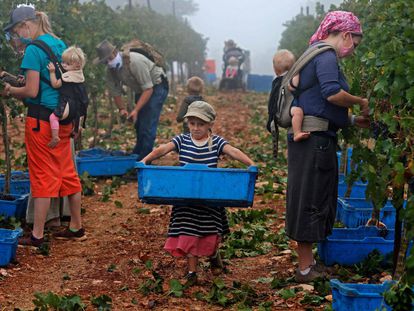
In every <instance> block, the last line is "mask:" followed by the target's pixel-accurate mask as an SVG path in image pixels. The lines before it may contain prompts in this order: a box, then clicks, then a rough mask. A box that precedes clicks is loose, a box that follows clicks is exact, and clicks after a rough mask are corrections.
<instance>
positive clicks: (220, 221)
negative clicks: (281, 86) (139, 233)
mask: <svg viewBox="0 0 414 311" xmlns="http://www.w3.org/2000/svg"><path fill="white" fill-rule="evenodd" d="M184 117H185V118H187V120H188V127H189V128H190V133H189V134H181V135H178V136H176V137H174V138H173V139H172V141H171V142H169V143H166V144H163V145H161V146H159V147H158V148H156V149H154V150H153V151H152V152H151V153H150V154H149V155H147V156H146V157H145V158H144V159H142V162H143V163H145V164H146V163H151V161H153V160H155V159H158V158H160V157H162V156H163V155H165V154H167V153H169V152H171V151H177V152H178V154H179V160H180V165H185V164H187V163H197V164H206V165H208V166H209V167H217V162H218V158H219V156H220V155H221V154H227V155H229V156H230V157H231V158H233V159H235V160H238V161H240V162H242V163H244V164H246V165H249V166H250V165H254V163H253V161H252V160H251V159H250V158H249V157H248V156H247V155H246V154H244V153H243V152H242V151H240V150H239V149H237V148H234V147H232V146H230V145H229V144H228V143H227V141H225V140H224V139H223V138H222V137H220V136H218V135H213V134H212V132H211V128H212V126H213V122H214V120H215V118H216V112H215V111H214V109H213V107H212V106H210V105H209V104H208V103H206V102H204V101H195V102H193V103H192V104H191V105H190V106H189V107H188V111H187V113H186V114H185V116H184ZM224 186H225V185H223V187H224ZM227 233H229V225H228V220H227V215H226V210H225V208H224V207H208V206H200V205H190V204H189V205H186V206H174V207H173V209H172V213H171V219H170V225H169V229H168V238H167V241H166V243H165V245H164V249H165V250H166V251H168V252H169V253H171V254H172V255H173V256H176V257H182V256H185V257H187V262H188V274H187V276H186V279H187V281H186V286H191V285H194V284H195V283H196V282H197V265H198V258H199V257H200V256H208V257H210V267H211V269H212V272H213V274H218V273H220V272H221V271H222V268H223V264H222V261H221V258H220V253H219V252H218V247H219V243H220V241H221V238H222V236H223V235H225V234H227Z"/></svg>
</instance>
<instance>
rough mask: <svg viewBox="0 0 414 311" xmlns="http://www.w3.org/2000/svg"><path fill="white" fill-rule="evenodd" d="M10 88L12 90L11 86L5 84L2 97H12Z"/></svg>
mask: <svg viewBox="0 0 414 311" xmlns="http://www.w3.org/2000/svg"><path fill="white" fill-rule="evenodd" d="M10 88H11V85H10V84H8V83H4V88H3V91H2V92H1V96H3V97H8V96H10Z"/></svg>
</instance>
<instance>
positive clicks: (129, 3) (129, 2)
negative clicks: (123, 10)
mask: <svg viewBox="0 0 414 311" xmlns="http://www.w3.org/2000/svg"><path fill="white" fill-rule="evenodd" d="M128 6H129V9H130V10H131V9H132V0H128Z"/></svg>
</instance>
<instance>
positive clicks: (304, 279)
mask: <svg viewBox="0 0 414 311" xmlns="http://www.w3.org/2000/svg"><path fill="white" fill-rule="evenodd" d="M324 276H325V274H324V273H321V272H318V271H316V269H315V266H311V267H310V270H309V272H308V273H307V274H305V275H303V274H302V273H300V270H299V268H298V269H296V273H295V282H296V283H299V284H302V283H309V282H312V281H314V280H315V279H317V278H321V277H324Z"/></svg>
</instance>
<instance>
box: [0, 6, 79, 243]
mask: <svg viewBox="0 0 414 311" xmlns="http://www.w3.org/2000/svg"><path fill="white" fill-rule="evenodd" d="M4 31H5V32H6V36H7V37H8V38H10V40H12V41H15V42H17V44H12V46H24V47H25V50H24V56H23V59H22V63H21V66H20V68H21V70H22V72H23V73H24V76H25V85H24V86H22V87H12V86H10V85H9V84H6V85H5V87H4V90H3V93H2V95H3V96H13V97H15V98H19V99H23V101H24V103H25V105H26V106H27V107H28V111H27V115H26V123H25V144H26V152H27V160H28V166H29V172H30V188H31V193H32V196H33V198H34V213H35V216H34V224H33V231H32V233H31V235H30V237H28V238H22V239H21V240H20V241H19V243H20V244H22V245H26V246H34V247H40V246H42V244H43V243H44V236H43V234H44V225H45V221H46V215H47V212H48V210H49V207H50V200H51V198H54V197H63V196H68V199H69V205H70V212H71V221H70V225H69V228H67V229H66V230H64V231H62V232H58V233H56V234H55V238H57V239H77V240H83V239H85V238H86V235H85V230H84V229H83V228H82V223H81V185H80V180H79V177H78V175H77V173H76V170H75V165H74V162H73V160H72V158H71V146H70V136H71V133H72V124H61V126H60V129H59V138H60V141H59V143H58V144H57V145H56V146H55V147H54V148H51V147H50V146H48V144H49V142H50V140H51V130H50V124H49V116H50V114H51V113H52V112H53V110H54V109H55V108H56V107H57V105H58V102H59V93H58V90H56V89H54V88H52V86H51V85H50V82H49V81H50V80H49V79H50V78H49V70H48V68H47V65H48V63H49V62H50V59H49V58H48V56H47V54H46V53H45V52H44V51H43V50H42V49H41V48H39V47H38V46H35V45H33V44H31V43H32V42H33V41H34V40H41V41H43V42H44V43H46V44H47V45H48V46H49V47H50V48H51V50H52V51H53V53H54V54H55V55H56V56H57V58H58V59H59V60H60V59H61V55H62V52H63V51H64V50H65V48H66V46H65V44H64V43H63V41H62V40H61V39H59V38H58V37H56V35H55V34H54V33H53V32H52V29H51V26H50V23H49V19H48V17H47V15H46V14H45V13H44V12H39V11H36V10H35V8H34V7H33V6H32V5H19V6H17V8H15V9H14V10H13V11H12V12H11V14H10V22H9V24H8V25H7V26H6V27H5V28H4Z"/></svg>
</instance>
